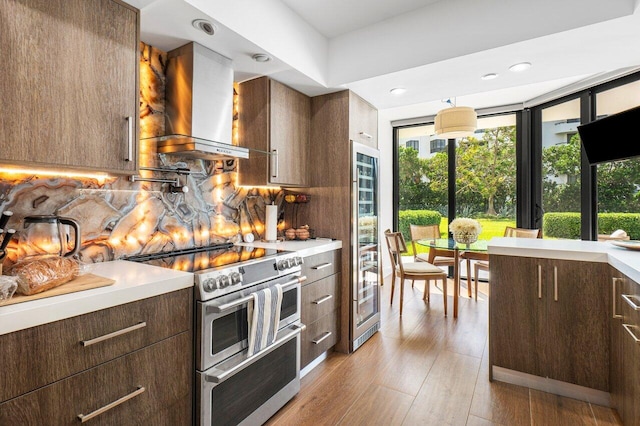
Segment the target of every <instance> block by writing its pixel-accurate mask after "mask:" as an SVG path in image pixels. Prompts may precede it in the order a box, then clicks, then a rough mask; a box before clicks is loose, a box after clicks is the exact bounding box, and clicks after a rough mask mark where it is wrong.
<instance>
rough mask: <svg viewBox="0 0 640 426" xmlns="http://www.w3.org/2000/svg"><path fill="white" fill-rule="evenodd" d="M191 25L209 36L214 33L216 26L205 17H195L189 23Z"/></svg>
mask: <svg viewBox="0 0 640 426" xmlns="http://www.w3.org/2000/svg"><path fill="white" fill-rule="evenodd" d="M191 25H193V26H194V27H195V28H197V29H199V30H201V31H203V32H204V33H206V34H208V35H210V36H212V35H214V34H215V33H216V26H215V25H213V24H212V23H211V22H209V21H207V20H206V19H196V20H194V21H193V22H192V23H191Z"/></svg>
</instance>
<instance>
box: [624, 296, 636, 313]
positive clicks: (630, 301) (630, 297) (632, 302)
mask: <svg viewBox="0 0 640 426" xmlns="http://www.w3.org/2000/svg"><path fill="white" fill-rule="evenodd" d="M621 296H622V298H623V299H624V301H625V302H627V303H628V304H629V306H631V307H632V308H633V310H634V311H640V305H638V304H637V303H636V302H634V301H633V299H638V296H636V295H634V294H622V295H621Z"/></svg>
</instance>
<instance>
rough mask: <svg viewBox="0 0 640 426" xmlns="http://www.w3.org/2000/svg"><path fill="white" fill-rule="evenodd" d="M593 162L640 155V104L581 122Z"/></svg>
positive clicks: (584, 138) (585, 141) (579, 127)
mask: <svg viewBox="0 0 640 426" xmlns="http://www.w3.org/2000/svg"><path fill="white" fill-rule="evenodd" d="M578 133H580V139H581V140H582V146H584V151H585V153H586V154H587V159H588V160H589V163H590V164H598V163H604V162H607V161H615V160H624V159H627V158H631V157H636V156H640V106H637V107H635V108H631V109H628V110H626V111H622V112H619V113H617V114H613V115H610V116H608V117H604V118H601V119H599V120H595V121H592V122H591V123H588V124H584V125H582V126H578Z"/></svg>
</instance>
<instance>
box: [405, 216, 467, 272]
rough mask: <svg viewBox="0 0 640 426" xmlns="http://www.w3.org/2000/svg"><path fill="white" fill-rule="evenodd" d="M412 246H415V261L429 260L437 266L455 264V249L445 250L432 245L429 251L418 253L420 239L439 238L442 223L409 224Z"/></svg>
mask: <svg viewBox="0 0 640 426" xmlns="http://www.w3.org/2000/svg"><path fill="white" fill-rule="evenodd" d="M409 235H410V236H411V246H412V247H413V260H414V261H415V262H428V263H431V264H432V265H435V266H455V264H456V261H455V257H454V253H453V250H445V249H439V248H433V247H431V248H430V249H429V253H418V250H417V247H418V244H417V241H418V240H437V239H439V238H441V237H440V225H413V224H410V225H409Z"/></svg>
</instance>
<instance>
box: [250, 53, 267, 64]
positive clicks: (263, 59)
mask: <svg viewBox="0 0 640 426" xmlns="http://www.w3.org/2000/svg"><path fill="white" fill-rule="evenodd" d="M252 58H253V60H254V61H256V62H269V61H270V60H271V56H269V55H267V54H266V53H256V54H255V55H253V56H252Z"/></svg>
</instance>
